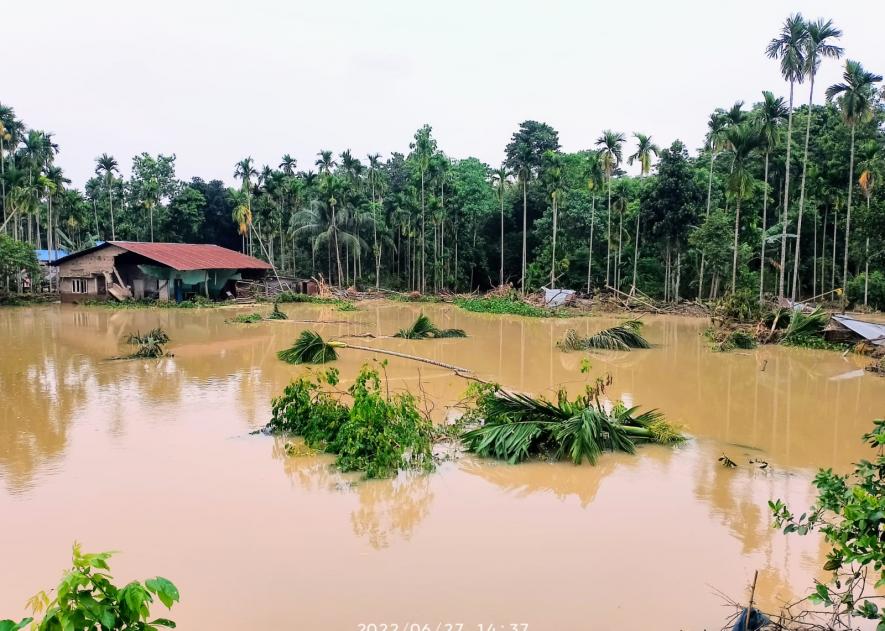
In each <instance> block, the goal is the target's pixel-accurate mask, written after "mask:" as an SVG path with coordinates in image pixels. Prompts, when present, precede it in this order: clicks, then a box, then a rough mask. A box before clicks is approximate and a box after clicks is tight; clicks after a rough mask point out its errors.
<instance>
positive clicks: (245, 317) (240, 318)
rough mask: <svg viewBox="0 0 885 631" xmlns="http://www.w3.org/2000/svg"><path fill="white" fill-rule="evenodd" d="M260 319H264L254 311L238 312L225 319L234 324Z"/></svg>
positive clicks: (259, 320) (253, 322)
mask: <svg viewBox="0 0 885 631" xmlns="http://www.w3.org/2000/svg"><path fill="white" fill-rule="evenodd" d="M262 320H264V318H263V317H262V315H261V314H260V313H258V312H257V311H256V312H254V313H240V314H238V315H237V316H236V317H233V318H230V319H229V320H227V321H228V322H231V323H234V324H255V323H256V322H261V321H262Z"/></svg>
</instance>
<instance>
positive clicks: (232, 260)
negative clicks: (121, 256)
mask: <svg viewBox="0 0 885 631" xmlns="http://www.w3.org/2000/svg"><path fill="white" fill-rule="evenodd" d="M108 243H110V244H112V245H116V246H117V247H120V248H123V249H124V250H128V251H130V252H134V253H135V254H140V255H141V256H144V257H146V258H149V259H152V260H154V261H157V262H158V263H162V264H163V265H168V266H169V267H171V268H173V269H177V270H179V271H187V270H197V269H271V267H270V265H268V264H267V263H265V262H264V261H260V260H258V259H256V258H254V257H251V256H246V255H245V254H240V253H239V252H234V251H233V250H228V249H227V248H223V247H221V246H218V245H213V244H208V243H143V242H141V241H108Z"/></svg>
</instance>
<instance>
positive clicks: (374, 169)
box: [366, 153, 381, 289]
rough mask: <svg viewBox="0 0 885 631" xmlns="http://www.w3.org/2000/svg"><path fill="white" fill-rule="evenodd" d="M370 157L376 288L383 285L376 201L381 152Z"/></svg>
mask: <svg viewBox="0 0 885 631" xmlns="http://www.w3.org/2000/svg"><path fill="white" fill-rule="evenodd" d="M366 157H367V158H368V159H369V185H370V186H371V188H372V255H373V256H374V257H375V289H378V288H379V287H380V286H381V246H380V245H379V244H378V202H377V201H375V191H376V184H377V179H378V171H379V170H380V169H381V154H380V153H370V154H369V155H368V156H366Z"/></svg>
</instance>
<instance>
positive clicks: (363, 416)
mask: <svg viewBox="0 0 885 631" xmlns="http://www.w3.org/2000/svg"><path fill="white" fill-rule="evenodd" d="M323 383H328V384H334V383H337V372H335V373H327V374H325V375H322V376H320V377H318V378H317V379H316V380H315V381H310V380H308V379H307V378H306V377H302V378H300V379H298V380H297V381H295V382H293V383H291V384H289V386H287V387H286V390H285V391H284V392H283V394H282V396H280V397H278V398H277V399H274V402H273V418H272V419H271V421H270V423H268V429H269V430H270V431H272V432H281V431H285V432H290V433H293V434H296V435H299V436H303V437H304V441H305V443H306V444H307V445H308V446H309V447H312V448H316V449H323V450H325V451H328V452H331V453H335V454H337V455H338V458H337V460H336V464H337V465H338V467H339V468H341V470H343V471H362V472H364V473H365V474H366V476H367V477H369V478H384V477H390V476H392V475H395V474H396V472H397V471H399V470H401V469H413V470H423V471H428V470H431V469H432V468H433V457H432V454H431V438H432V435H433V432H432V424H431V423H430V421H429V420H427V419H426V418H424V417H423V416H422V415H421V414H420V413H419V411H418V408H417V404H416V401H415V399H414V397H413V396H412V395H410V394H408V393H404V394H397V395H394V396H393V397H389V396H386V395H384V394H383V393H382V388H381V379H380V377H379V375H378V372H377V371H376V370H372V369H370V368H369V367H367V366H364V367H363V368H362V369H361V370H360V372H359V374H358V375H357V377H356V380H355V382H354V384H353V385H352V386H351V387H350V388H349V389H348V393H349V395H350V396H351V397H352V399H353V404H352V405H351V406H350V407H348V406H346V405H345V404H343V403H341V402H340V401H338V400H337V399H336V398H335V396H333V395H332V394H330V393H329V392H327V391H325V390H324V389H323V388H322V384H323Z"/></svg>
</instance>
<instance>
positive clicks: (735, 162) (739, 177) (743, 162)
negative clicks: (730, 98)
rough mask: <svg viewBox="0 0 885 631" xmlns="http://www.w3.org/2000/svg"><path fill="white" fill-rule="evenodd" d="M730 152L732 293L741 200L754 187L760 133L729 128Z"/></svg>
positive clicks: (747, 127) (746, 128) (749, 128)
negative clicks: (753, 164)
mask: <svg viewBox="0 0 885 631" xmlns="http://www.w3.org/2000/svg"><path fill="white" fill-rule="evenodd" d="M726 136H727V139H728V150H729V153H730V154H731V160H732V161H731V173H730V174H729V176H728V189H729V192H730V193H731V194H732V196H733V197H734V200H735V211H734V254H733V257H734V258H733V259H732V266H731V291H732V292H735V291H737V264H738V234H739V232H740V221H741V200H742V199H744V198H746V197H747V194H748V193H749V192H750V189H751V188H752V186H753V176H752V174H751V172H750V168H749V161H750V157H751V154H752V153H753V151H755V150H756V148H757V147H758V146H759V142H760V138H759V132H758V131H757V130H756V129H755V128H754V127H752V126H750V125H749V124H747V123H742V124H740V125H735V126H734V127H729V128H728V131H727V132H726Z"/></svg>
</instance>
